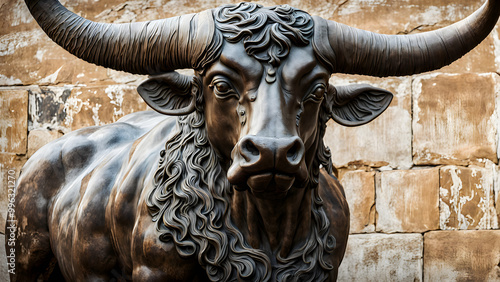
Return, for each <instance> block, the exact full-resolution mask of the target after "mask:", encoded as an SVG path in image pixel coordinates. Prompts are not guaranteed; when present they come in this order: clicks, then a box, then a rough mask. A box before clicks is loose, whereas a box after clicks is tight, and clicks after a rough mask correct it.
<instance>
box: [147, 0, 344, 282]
mask: <svg viewBox="0 0 500 282" xmlns="http://www.w3.org/2000/svg"><path fill="white" fill-rule="evenodd" d="M214 17H215V20H216V26H217V28H216V31H215V33H216V34H215V36H214V40H213V42H212V45H211V46H209V47H208V49H209V50H210V52H211V53H213V54H214V56H209V57H206V58H208V59H209V60H211V61H215V60H216V59H217V58H218V57H219V55H220V50H221V49H222V48H221V46H222V43H223V41H224V40H223V39H225V40H227V41H229V42H239V41H240V40H243V42H244V44H245V49H246V51H247V53H248V54H249V55H252V56H254V57H255V58H257V59H259V60H266V61H269V62H270V63H272V64H279V62H280V60H281V59H282V58H284V57H286V56H287V55H288V53H289V50H290V48H291V44H292V43H293V44H295V45H297V46H303V45H306V44H308V42H309V39H310V37H311V35H312V30H313V22H312V19H311V17H310V16H309V15H307V14H306V13H305V12H302V11H298V10H295V9H293V8H290V7H289V6H287V5H285V6H277V7H272V8H262V7H261V6H260V5H256V4H253V3H242V4H239V5H227V6H224V7H222V8H219V9H217V10H215V11H214ZM269 23H270V24H269ZM263 51H266V52H263ZM210 58H211V59H210ZM209 63H210V62H204V65H209ZM198 71H199V72H200V73H201V74H202V73H203V71H204V70H198ZM195 81H196V79H195ZM195 83H200V82H199V81H197V82H195ZM198 89H202V88H201V87H199V88H198ZM200 92H201V91H198V92H196V93H194V94H195V95H196V97H197V103H196V104H197V106H196V111H195V112H193V113H192V114H190V115H187V116H183V117H179V118H178V120H177V129H176V132H175V134H174V135H173V137H171V139H170V140H168V141H167V143H166V145H165V150H162V151H161V159H160V162H159V164H158V168H157V171H156V173H155V178H154V189H153V190H152V191H151V192H150V194H149V195H148V198H147V206H148V208H149V211H150V213H151V215H152V217H153V221H155V222H156V227H157V230H158V231H159V232H160V234H161V236H160V239H161V240H162V241H173V242H174V243H175V246H176V248H177V252H178V253H179V254H180V255H181V256H184V257H190V256H196V257H197V258H198V262H199V263H200V265H202V266H203V267H204V268H205V269H206V273H207V276H208V277H209V278H210V280H212V281H227V280H251V281H321V280H325V279H326V278H327V276H328V272H329V271H330V270H331V269H332V266H331V265H329V264H328V263H327V262H326V261H325V258H324V257H325V255H327V254H330V253H331V252H332V251H333V249H334V247H335V238H334V237H333V236H331V235H329V232H328V231H329V228H330V222H329V220H328V218H327V216H326V213H325V211H324V209H323V207H322V199H321V198H320V196H319V193H318V189H314V188H316V187H317V185H318V177H319V167H320V165H322V166H323V167H325V168H326V169H327V170H328V171H329V172H331V169H332V165H331V160H330V153H329V150H328V149H327V148H325V147H324V144H323V135H324V132H325V127H326V126H325V124H326V121H327V119H328V115H327V113H328V111H326V109H322V111H321V115H320V118H319V119H318V128H319V130H318V136H317V138H319V142H318V143H319V145H318V150H317V156H316V158H315V160H314V163H313V166H312V167H311V168H310V169H309V173H310V179H311V181H310V185H309V186H310V187H309V189H312V191H311V192H312V193H313V195H312V200H311V201H312V205H311V207H312V211H311V219H312V220H311V222H312V225H311V232H310V234H309V236H308V238H307V240H306V241H305V242H304V244H303V245H301V246H296V247H295V248H294V249H293V250H292V251H291V253H290V254H289V255H288V257H285V258H282V257H280V256H279V255H278V256H277V257H274V258H273V257H269V255H268V254H267V253H266V252H265V251H264V250H260V249H254V248H252V247H251V246H250V245H249V244H248V242H246V241H245V238H244V237H243V234H242V233H241V232H240V231H239V230H238V228H237V227H236V226H235V224H234V223H233V222H232V220H231V210H230V203H231V196H232V193H233V190H232V189H233V188H232V187H231V185H230V184H229V182H228V180H227V177H226V172H225V171H224V170H223V169H222V167H221V165H220V162H219V158H218V156H217V154H216V152H215V151H214V150H213V148H212V147H211V145H210V143H209V140H208V136H207V132H206V129H205V117H204V111H203V95H202V93H200ZM272 261H275V262H276V263H274V265H273V264H272V263H271V262H272Z"/></svg>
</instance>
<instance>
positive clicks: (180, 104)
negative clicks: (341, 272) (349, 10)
mask: <svg viewBox="0 0 500 282" xmlns="http://www.w3.org/2000/svg"><path fill="white" fill-rule="evenodd" d="M26 3H27V5H28V7H29V9H30V11H31V13H32V14H33V16H34V17H35V19H36V20H37V22H38V23H39V24H40V26H41V27H42V29H43V30H44V31H45V32H46V33H47V35H48V36H49V37H50V38H52V39H53V40H54V41H55V42H56V43H58V44H59V45H61V46H62V47H64V48H65V49H66V50H68V51H69V52H71V53H73V54H74V55H76V56H78V57H80V58H82V59H84V60H86V61H88V62H91V63H94V64H97V65H101V66H105V67H109V68H113V69H116V70H123V71H127V72H131V73H135V74H149V75H151V77H150V78H149V79H148V80H147V81H145V82H144V83H143V84H141V85H140V86H139V87H138V92H139V94H140V95H141V96H142V97H143V98H144V100H145V101H146V103H147V104H148V105H149V106H151V107H152V108H153V109H155V110H156V111H157V112H159V113H160V114H158V113H156V112H153V111H149V112H142V113H136V114H132V115H129V116H127V117H124V118H122V119H121V120H120V121H119V122H117V123H114V124H111V125H106V126H100V127H90V128H85V129H81V130H77V131H74V132H71V133H69V134H67V135H65V136H64V137H62V138H60V139H58V140H56V141H54V142H52V143H50V144H49V145H47V146H45V147H43V148H42V149H41V150H39V151H38V152H37V153H36V154H35V155H33V157H31V158H30V159H29V161H28V162H27V163H26V165H25V167H24V168H23V170H22V174H21V176H20V178H19V181H18V184H17V195H16V202H15V205H16V210H15V217H16V219H17V222H18V232H17V246H16V249H15V254H16V267H15V272H16V274H15V275H12V276H11V278H12V279H13V280H15V279H17V281H36V280H37V279H38V278H42V279H49V280H52V279H54V280H56V279H62V278H64V279H66V280H68V281H87V280H89V281H109V280H112V279H114V278H115V277H116V274H120V275H121V276H120V277H121V278H122V279H133V280H134V281H180V280H183V281H205V280H211V281H227V280H249V281H276V280H277V281H292V280H293V281H323V280H332V281H334V280H336V278H337V271H338V267H339V265H340V263H341V261H342V258H343V255H344V251H345V247H346V243H347V237H348V233H349V210H348V206H347V203H346V200H345V196H344V192H343V188H342V187H341V185H340V184H339V182H338V181H337V179H336V178H335V177H334V176H333V174H332V163H331V160H330V151H329V149H328V148H325V146H324V143H323V135H324V133H325V127H326V122H327V121H328V120H329V119H330V118H332V119H333V120H335V121H336V122H337V123H339V124H341V125H345V126H358V125H361V124H365V123H367V122H370V121H371V120H373V119H374V118H375V117H377V116H378V115H379V114H381V113H382V112H383V111H384V110H385V109H386V108H387V106H388V105H389V103H390V102H391V99H392V94H391V93H389V92H387V91H385V90H383V89H378V88H375V87H371V86H370V85H350V86H346V87H336V86H333V85H330V84H329V77H330V75H331V74H332V73H350V74H363V75H371V76H381V77H383V76H394V75H411V74H417V73H421V72H425V71H430V70H434V69H438V68H440V67H442V66H445V65H447V64H450V63H451V62H453V61H454V60H456V59H458V58H460V57H461V56H463V55H464V54H465V53H467V52H468V51H469V50H471V49H472V48H474V46H476V45H477V44H479V43H480V42H481V41H482V40H483V39H484V38H485V37H486V36H487V35H488V33H489V32H490V30H491V29H492V28H493V27H494V25H495V24H496V22H497V20H498V17H499V13H500V1H499V0H489V1H488V2H487V3H485V4H484V5H483V6H482V7H481V8H480V9H479V10H478V11H476V12H475V13H474V14H473V15H471V16H469V17H468V18H466V19H465V20H462V21H461V22H458V23H456V24H454V25H452V26H449V27H445V28H443V29H439V30H435V31H431V32H425V33H421V34H415V35H402V36H392V35H381V34H376V33H372V32H367V31H362V30H358V29H355V28H351V27H348V26H345V25H342V24H339V23H336V22H333V21H329V20H324V19H322V18H319V17H314V16H310V15H309V14H307V13H306V12H303V11H300V10H297V9H294V8H291V7H289V6H287V5H284V6H276V7H270V8H264V7H261V6H260V5H256V4H252V3H241V4H239V5H227V6H222V7H219V8H216V9H212V10H208V11H204V12H201V13H198V14H191V15H184V16H180V17H174V18H169V19H163V20H156V21H150V22H142V23H131V24H103V23H95V22H91V21H89V20H86V19H84V18H81V17H79V16H77V15H75V14H74V13H72V12H70V11H68V10H67V9H65V8H64V7H63V6H62V5H61V4H60V3H59V2H57V1H56V0H26ZM183 68H191V69H194V70H195V75H194V76H192V77H190V76H186V75H181V74H179V73H177V72H176V71H175V70H176V69H183ZM172 116H177V117H172Z"/></svg>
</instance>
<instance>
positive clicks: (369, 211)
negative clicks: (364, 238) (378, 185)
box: [340, 171, 375, 233]
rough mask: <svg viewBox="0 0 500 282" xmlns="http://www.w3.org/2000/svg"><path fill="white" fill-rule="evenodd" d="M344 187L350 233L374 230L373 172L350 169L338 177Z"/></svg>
mask: <svg viewBox="0 0 500 282" xmlns="http://www.w3.org/2000/svg"><path fill="white" fill-rule="evenodd" d="M340 182H341V183H342V186H343V187H344V191H345V195H346V199H347V203H349V212H350V214H351V217H350V218H351V229H350V232H351V233H366V232H374V231H375V172H373V171H370V172H365V171H350V172H347V173H345V174H343V177H342V179H340Z"/></svg>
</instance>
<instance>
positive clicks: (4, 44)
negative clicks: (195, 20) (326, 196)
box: [0, 0, 500, 281]
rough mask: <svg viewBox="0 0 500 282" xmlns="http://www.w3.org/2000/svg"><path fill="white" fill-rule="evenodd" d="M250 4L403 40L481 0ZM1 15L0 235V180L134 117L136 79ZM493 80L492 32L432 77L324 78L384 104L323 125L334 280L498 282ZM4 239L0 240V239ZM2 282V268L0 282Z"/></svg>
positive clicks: (24, 14) (174, 1)
mask: <svg viewBox="0 0 500 282" xmlns="http://www.w3.org/2000/svg"><path fill="white" fill-rule="evenodd" d="M62 2H63V3H64V4H65V5H66V7H67V8H69V9H70V10H72V11H74V12H76V13H78V14H80V15H82V16H84V17H86V18H88V19H90V20H95V21H101V22H113V23H121V22H133V21H144V20H150V19H159V18H164V17H170V16H174V15H179V14H185V13H193V12H198V11H201V10H205V9H208V8H213V7H216V6H218V5H221V4H224V3H236V2H237V1H234V0H227V1H219V0H213V1H200V2H195V1H188V0H171V1H167V0H160V1H150V0H137V1H128V2H124V1H118V0H93V1H88V0H76V1H62ZM258 2H259V3H262V4H264V5H266V6H269V5H276V4H284V3H288V4H290V5H292V6H295V7H297V8H301V9H303V10H306V11H308V12H309V13H311V14H313V15H319V16H322V17H324V18H327V19H332V20H336V21H338V22H341V23H345V24H348V25H351V26H353V27H357V28H361V29H366V30H370V31H374V32H379V33H386V34H410V33H411V34H416V33H419V32H423V31H429V30H433V29H437V28H440V27H444V26H447V25H449V24H451V23H453V22H455V21H458V20H460V19H462V18H465V17H466V16H468V15H469V14H471V13H472V12H473V11H475V10H476V9H477V8H479V7H480V5H481V2H482V1H481V0H470V1H464V0H460V1H459V0H432V1H431V0H408V1H394V0H379V1H362V0H317V1H297V0H291V1H278V0H273V1H271V0H266V1H258ZM0 7H1V9H0V18H2V21H0V183H1V184H0V233H3V232H4V228H3V226H4V224H5V221H6V209H7V201H8V188H9V185H10V184H9V181H11V180H12V179H15V178H16V177H17V175H18V173H19V171H20V169H21V167H22V165H23V164H24V163H25V162H26V160H27V159H28V158H29V157H31V156H32V155H33V154H34V153H35V152H36V150H37V149H39V148H40V147H41V146H43V145H44V144H46V143H48V142H50V141H51V140H54V139H56V138H58V137H60V136H62V135H64V134H66V133H68V132H70V131H72V130H76V129H79V128H82V127H86V126H93V125H102V124H107V123H111V122H114V121H116V120H118V119H119V118H120V117H122V116H124V115H126V114H128V113H131V112H134V111H140V110H146V109H147V106H146V105H145V103H144V102H142V100H141V99H140V97H139V96H138V95H137V94H136V92H135V88H136V87H137V85H138V84H139V83H140V82H141V81H143V80H144V79H145V77H144V76H135V75H130V74H127V73H124V72H119V71H114V70H110V69H105V68H102V67H97V66H95V65H91V64H88V63H86V62H84V61H82V60H80V59H77V58H75V57H74V56H72V55H70V54H69V53H67V52H66V51H64V50H63V49H62V48H60V47H59V46H57V45H56V44H54V43H53V42H52V41H51V40H50V39H48V37H47V36H46V35H45V34H44V33H43V32H42V31H41V30H40V28H39V27H38V26H37V24H36V22H34V20H33V19H32V17H31V15H30V14H29V12H28V10H27V9H26V7H25V4H24V1H19V0H3V1H2V2H1V3H0ZM499 73H500V25H499V24H497V26H496V28H495V30H494V31H493V32H492V33H491V34H490V35H489V36H488V38H487V39H486V40H485V41H484V42H483V43H481V44H480V45H479V46H478V47H477V48H476V49H474V50H473V51H471V52H470V53H469V54H467V55H466V56H464V57H463V58H461V59H460V60H458V61H457V62H455V63H453V64H451V65H450V66H447V67H444V68H442V69H440V70H437V71H434V72H430V73H425V74H421V75H415V76H410V77H390V78H373V77H366V76H355V75H349V76H348V75H340V74H336V75H334V76H332V78H331V83H332V84H336V85H342V84H349V83H369V84H372V85H374V86H377V87H381V88H384V89H387V90H389V91H391V92H392V93H394V96H395V97H394V100H393V102H392V104H391V105H390V107H389V108H388V109H387V111H386V112H385V113H383V114H382V115H381V116H380V117H379V118H377V119H376V120H375V121H373V122H372V123H370V124H368V125H365V126H361V127H355V128H346V127H342V126H339V125H337V124H335V123H334V122H333V121H331V122H329V123H328V128H327V133H326V136H325V140H326V144H327V145H328V146H329V147H330V149H331V151H332V155H333V163H334V165H335V167H336V168H337V170H338V177H339V179H340V181H341V182H342V183H343V185H344V187H345V192H346V197H347V199H348V202H349V205H350V209H351V236H350V239H349V243H348V248H347V251H346V256H345V259H344V262H343V264H342V265H341V269H340V274H339V281H455V280H461V281H462V280H471V281H498V280H500V230H499V224H498V221H499V219H500V197H499V193H500V173H499V164H498V154H499V144H500V142H499V126H500V114H499V113H500V98H499V94H500V77H499ZM6 236H7V238H4V235H2V234H0V241H2V240H4V239H7V240H8V236H9V234H6ZM0 249H2V248H1V247H0ZM2 252H3V250H2ZM2 252H0V257H2ZM3 256H5V255H3ZM5 272H6V267H5V263H4V262H2V264H1V265H0V280H3V278H4V277H5Z"/></svg>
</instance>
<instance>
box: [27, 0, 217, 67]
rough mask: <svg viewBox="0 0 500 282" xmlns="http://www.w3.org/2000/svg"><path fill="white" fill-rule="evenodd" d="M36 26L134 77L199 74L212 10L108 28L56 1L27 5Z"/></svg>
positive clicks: (34, 1) (65, 45)
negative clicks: (189, 70)
mask: <svg viewBox="0 0 500 282" xmlns="http://www.w3.org/2000/svg"><path fill="white" fill-rule="evenodd" d="M25 1H26V4H27V5H28V8H29V10H30V12H31V14H32V15H33V17H34V18H35V19H36V21H37V22H38V24H39V25H40V27H41V28H42V29H43V30H44V31H45V33H47V35H48V36H49V37H50V38H51V39H52V40H54V41H55V42H56V43H57V44H59V45H60V46H61V47H63V48H64V49H66V50H67V51H69V52H70V53H72V54H74V55H75V56H77V57H79V58H81V59H83V60H85V61H87V62H90V63H94V64H96V65H100V66H104V67H109V68H113V69H116V70H123V71H127V72H131V73H136V74H159V73H164V72H167V71H172V70H175V69H181V68H194V69H198V68H200V67H202V66H199V65H198V64H200V63H199V61H200V57H203V53H204V52H205V48H206V46H209V45H210V44H209V43H210V42H211V40H212V37H213V34H214V23H213V17H212V14H211V11H205V12H202V13H198V14H191V15H185V16H180V17H173V18H168V19H163V20H156V21H149V22H139V23H126V24H106V23H96V22H92V21H89V20H87V19H84V18H82V17H80V16H78V15H76V14H74V13H73V12H70V11H68V10H67V9H66V8H64V7H63V6H62V5H61V4H60V3H59V2H58V1H57V0H25Z"/></svg>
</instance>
